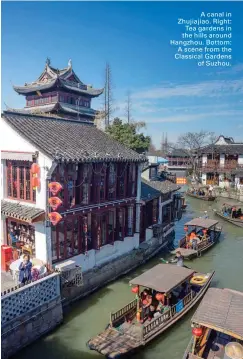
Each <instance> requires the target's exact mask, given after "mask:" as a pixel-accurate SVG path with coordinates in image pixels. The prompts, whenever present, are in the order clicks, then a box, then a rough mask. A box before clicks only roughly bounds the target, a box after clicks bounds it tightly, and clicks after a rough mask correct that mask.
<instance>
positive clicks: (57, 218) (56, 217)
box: [48, 212, 62, 226]
mask: <svg viewBox="0 0 243 359" xmlns="http://www.w3.org/2000/svg"><path fill="white" fill-rule="evenodd" d="M48 217H49V219H50V222H51V223H52V224H53V226H56V225H57V223H58V222H60V220H61V219H62V216H61V215H60V213H58V212H51V213H49V214H48Z"/></svg>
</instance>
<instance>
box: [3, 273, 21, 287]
mask: <svg viewBox="0 0 243 359" xmlns="http://www.w3.org/2000/svg"><path fill="white" fill-rule="evenodd" d="M16 285H17V280H16V281H15V280H13V277H12V275H11V274H10V273H9V272H4V271H1V292H4V291H5V290H7V289H10V288H12V287H15V286H16Z"/></svg>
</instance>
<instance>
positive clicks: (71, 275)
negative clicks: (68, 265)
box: [61, 267, 83, 288]
mask: <svg viewBox="0 0 243 359" xmlns="http://www.w3.org/2000/svg"><path fill="white" fill-rule="evenodd" d="M61 286H62V288H65V287H81V286H83V274H82V268H81V267H76V268H73V269H70V270H66V271H62V272H61Z"/></svg>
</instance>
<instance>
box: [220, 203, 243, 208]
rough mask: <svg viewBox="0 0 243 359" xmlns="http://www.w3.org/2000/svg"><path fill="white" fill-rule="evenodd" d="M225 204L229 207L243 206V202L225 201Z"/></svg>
mask: <svg viewBox="0 0 243 359" xmlns="http://www.w3.org/2000/svg"><path fill="white" fill-rule="evenodd" d="M223 206H229V207H239V208H240V207H243V205H242V203H239V202H225V203H224V204H223Z"/></svg>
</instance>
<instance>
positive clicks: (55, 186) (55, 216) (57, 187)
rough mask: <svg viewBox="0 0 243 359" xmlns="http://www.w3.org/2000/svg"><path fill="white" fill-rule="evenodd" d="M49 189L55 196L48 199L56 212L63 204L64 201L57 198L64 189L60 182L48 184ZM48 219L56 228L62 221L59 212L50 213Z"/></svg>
mask: <svg viewBox="0 0 243 359" xmlns="http://www.w3.org/2000/svg"><path fill="white" fill-rule="evenodd" d="M48 188H49V190H50V192H51V194H52V195H54V197H50V198H49V199H48V203H49V205H50V206H51V208H52V209H53V210H54V211H56V210H57V209H58V207H60V205H61V204H62V200H61V199H60V198H59V197H56V195H57V194H58V193H59V192H60V191H61V190H62V189H63V187H62V185H61V184H60V183H59V182H51V183H49V184H48ZM48 217H49V219H50V222H51V223H52V224H53V226H56V225H57V224H58V223H59V222H60V221H61V220H62V216H61V215H60V213H58V212H50V213H49V214H48Z"/></svg>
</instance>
